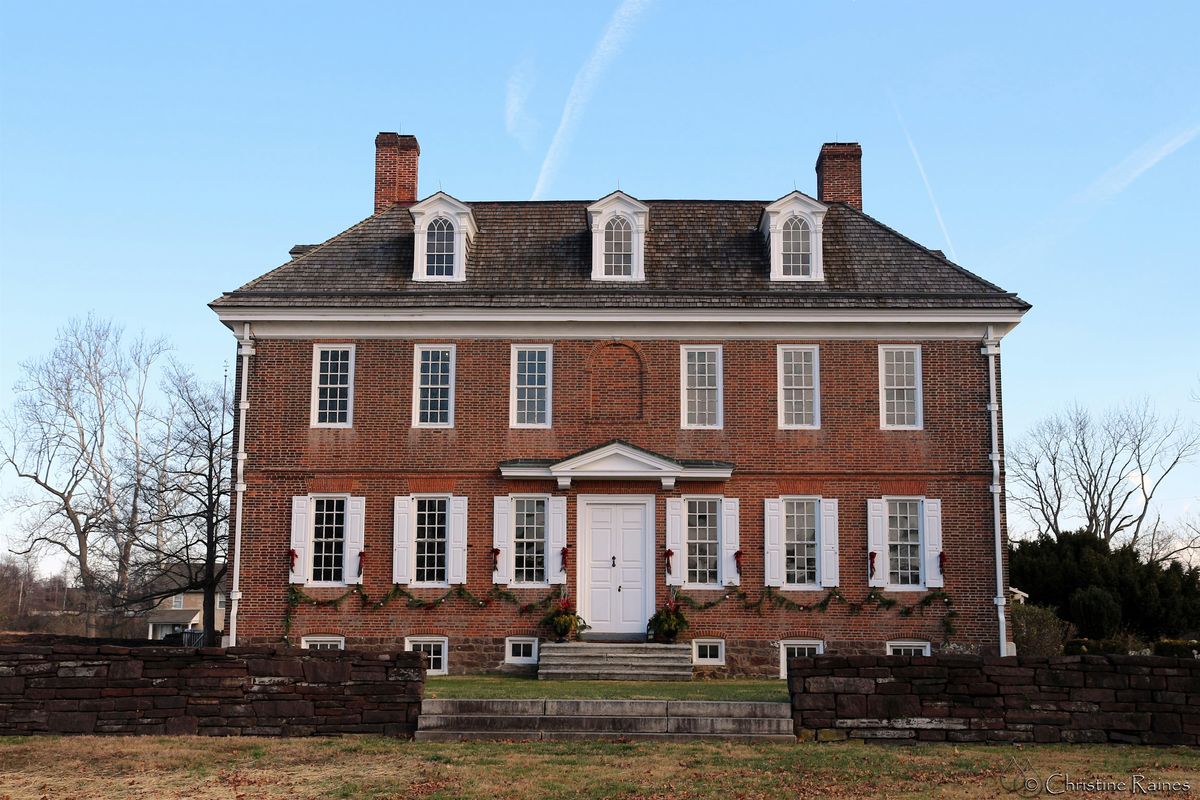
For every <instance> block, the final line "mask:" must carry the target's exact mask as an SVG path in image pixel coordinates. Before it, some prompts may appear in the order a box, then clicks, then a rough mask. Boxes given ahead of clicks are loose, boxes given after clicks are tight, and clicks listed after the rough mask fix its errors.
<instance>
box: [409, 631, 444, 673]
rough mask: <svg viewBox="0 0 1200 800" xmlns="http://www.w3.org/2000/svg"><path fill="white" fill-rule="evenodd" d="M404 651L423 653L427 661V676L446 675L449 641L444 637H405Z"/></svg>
mask: <svg viewBox="0 0 1200 800" xmlns="http://www.w3.org/2000/svg"><path fill="white" fill-rule="evenodd" d="M404 649H405V650H408V651H410V652H413V653H424V654H425V655H426V656H427V657H428V659H429V667H428V669H427V670H426V674H428V675H446V674H447V672H448V670H447V667H448V664H447V656H448V654H449V650H450V647H449V640H448V639H447V638H446V637H445V636H405V637H404Z"/></svg>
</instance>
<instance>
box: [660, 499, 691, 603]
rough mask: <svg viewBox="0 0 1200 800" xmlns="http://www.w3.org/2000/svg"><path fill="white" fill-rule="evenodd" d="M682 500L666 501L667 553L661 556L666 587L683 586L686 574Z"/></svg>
mask: <svg viewBox="0 0 1200 800" xmlns="http://www.w3.org/2000/svg"><path fill="white" fill-rule="evenodd" d="M685 522H686V520H685V519H684V516H683V500H681V499H679V498H677V497H672V498H668V499H667V534H666V538H667V552H666V553H664V554H663V568H664V570H665V577H666V583H667V586H683V579H684V576H685V575H686V573H687V553H686V552H684V549H683V528H684V524H685Z"/></svg>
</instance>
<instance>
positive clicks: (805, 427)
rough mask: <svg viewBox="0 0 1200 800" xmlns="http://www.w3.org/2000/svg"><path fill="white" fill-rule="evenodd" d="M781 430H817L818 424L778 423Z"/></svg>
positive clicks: (819, 428) (819, 427)
mask: <svg viewBox="0 0 1200 800" xmlns="http://www.w3.org/2000/svg"><path fill="white" fill-rule="evenodd" d="M779 430H781V431H819V430H821V426H820V425H780V426H779Z"/></svg>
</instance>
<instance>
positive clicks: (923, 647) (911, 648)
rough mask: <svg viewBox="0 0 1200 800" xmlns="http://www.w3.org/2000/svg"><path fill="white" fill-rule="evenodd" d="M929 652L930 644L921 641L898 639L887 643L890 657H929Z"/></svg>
mask: <svg viewBox="0 0 1200 800" xmlns="http://www.w3.org/2000/svg"><path fill="white" fill-rule="evenodd" d="M929 652H930V649H929V642H925V641H922V640H920V639H896V640H895V641H891V642H888V643H887V654H888V655H889V656H927V655H929Z"/></svg>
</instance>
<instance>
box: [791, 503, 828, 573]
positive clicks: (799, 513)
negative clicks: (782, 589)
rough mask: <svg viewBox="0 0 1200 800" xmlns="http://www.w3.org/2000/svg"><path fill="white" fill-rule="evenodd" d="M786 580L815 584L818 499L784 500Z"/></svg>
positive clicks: (817, 553)
mask: <svg viewBox="0 0 1200 800" xmlns="http://www.w3.org/2000/svg"><path fill="white" fill-rule="evenodd" d="M783 547H784V569H785V570H786V574H785V576H784V581H785V583H788V584H792V585H797V586H802V585H813V584H816V583H817V559H818V557H819V555H820V553H819V551H818V548H817V501H816V500H785V501H784V504H783Z"/></svg>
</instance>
